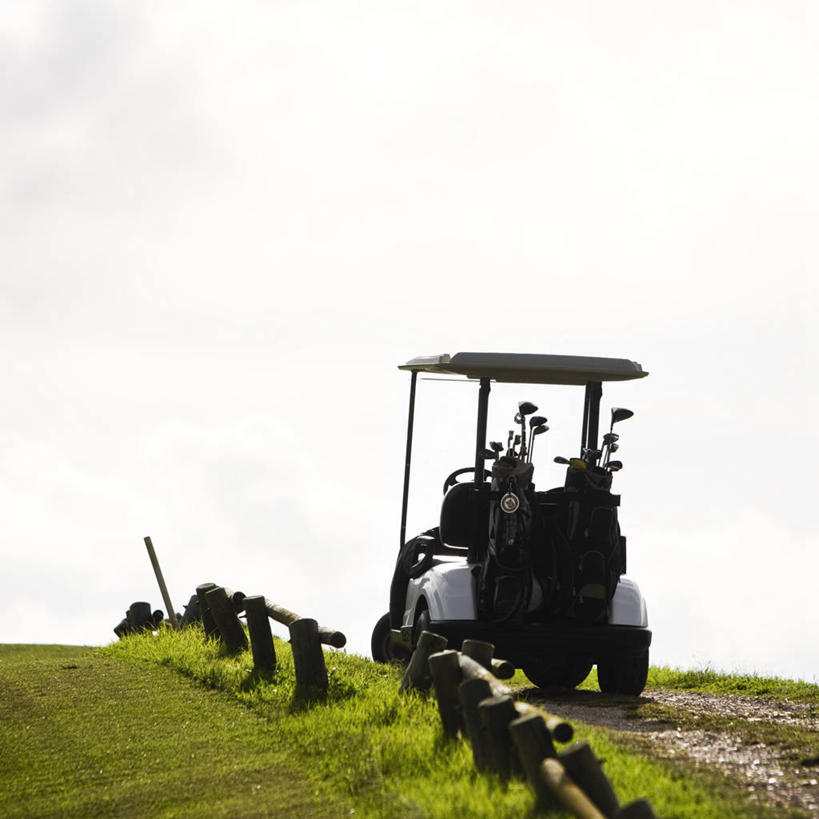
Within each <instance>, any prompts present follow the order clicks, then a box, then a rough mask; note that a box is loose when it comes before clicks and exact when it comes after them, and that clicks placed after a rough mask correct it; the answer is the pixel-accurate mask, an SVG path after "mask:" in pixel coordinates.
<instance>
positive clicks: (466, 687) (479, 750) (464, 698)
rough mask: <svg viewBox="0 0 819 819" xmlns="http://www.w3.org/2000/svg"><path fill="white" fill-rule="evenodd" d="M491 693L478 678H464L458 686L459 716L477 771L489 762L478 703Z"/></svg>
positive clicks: (484, 731)
mask: <svg viewBox="0 0 819 819" xmlns="http://www.w3.org/2000/svg"><path fill="white" fill-rule="evenodd" d="M491 695H492V692H491V691H490V689H489V683H488V682H487V681H486V680H481V679H478V678H474V679H471V680H464V681H463V682H462V683H461V684H460V685H459V686H458V702H459V703H460V704H461V717H462V719H463V722H464V727H465V729H466V736H467V738H468V739H469V742H470V744H471V745H472V759H473V760H474V761H475V767H476V768H477V769H478V770H479V771H486V770H488V769H489V767H490V764H491V763H490V761H489V738H488V735H487V732H486V728H485V727H484V725H483V723H482V722H481V717H480V714H479V713H478V703H480V702H481V701H482V700H485V699H486V698H487V697H490V696H491Z"/></svg>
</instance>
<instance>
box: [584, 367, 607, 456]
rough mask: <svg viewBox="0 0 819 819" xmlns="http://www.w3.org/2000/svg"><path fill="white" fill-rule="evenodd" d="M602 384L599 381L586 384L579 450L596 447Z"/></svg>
mask: <svg viewBox="0 0 819 819" xmlns="http://www.w3.org/2000/svg"><path fill="white" fill-rule="evenodd" d="M602 395H603V385H602V384H601V383H600V382H599V381H589V383H588V384H586V398H585V401H584V403H583V435H582V438H581V441H580V450H581V452H582V451H583V449H586V448H588V449H597V432H598V429H599V427H600V398H601V396H602Z"/></svg>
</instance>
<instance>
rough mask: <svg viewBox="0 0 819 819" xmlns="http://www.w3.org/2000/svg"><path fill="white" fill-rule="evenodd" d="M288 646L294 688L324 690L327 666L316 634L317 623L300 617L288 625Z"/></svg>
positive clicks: (327, 683)
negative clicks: (291, 651)
mask: <svg viewBox="0 0 819 819" xmlns="http://www.w3.org/2000/svg"><path fill="white" fill-rule="evenodd" d="M289 628H290V646H291V648H292V650H293V665H294V666H295V668H296V689H297V690H298V689H302V691H309V690H310V689H318V690H320V691H326V690H327V688H328V686H329V684H330V683H329V680H328V678H327V666H326V665H325V664H324V652H323V651H322V650H321V641H320V640H319V634H318V623H316V621H315V620H311V619H310V618H309V617H300V618H299V619H298V620H294V621H293V622H292V623H291V624H290V626H289Z"/></svg>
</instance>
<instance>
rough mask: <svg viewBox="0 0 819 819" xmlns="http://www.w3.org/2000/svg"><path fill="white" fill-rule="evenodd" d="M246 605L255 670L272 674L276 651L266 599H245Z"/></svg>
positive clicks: (274, 668)
mask: <svg viewBox="0 0 819 819" xmlns="http://www.w3.org/2000/svg"><path fill="white" fill-rule="evenodd" d="M244 604H245V605H244V608H245V614H246V615H247V630H248V632H250V648H251V650H252V651H253V668H255V669H256V671H262V672H265V673H267V674H272V673H273V672H274V671H275V670H276V649H275V647H274V646H273V634H272V633H271V631H270V618H269V617H268V616H267V607H266V606H265V602H264V597H258V596H257V597H245V598H244Z"/></svg>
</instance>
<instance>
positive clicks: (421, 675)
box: [398, 631, 447, 691]
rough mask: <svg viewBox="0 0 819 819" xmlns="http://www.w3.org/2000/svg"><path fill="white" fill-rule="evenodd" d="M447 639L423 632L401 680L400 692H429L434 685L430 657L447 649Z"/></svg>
mask: <svg viewBox="0 0 819 819" xmlns="http://www.w3.org/2000/svg"><path fill="white" fill-rule="evenodd" d="M446 643H447V640H446V637H442V636H441V635H440V634H434V633H433V632H431V631H422V632H421V635H420V637H419V638H418V645H416V646H415V651H413V652H412V656H411V657H410V661H409V664H408V665H407V669H406V671H404V676H403V678H402V679H401V686H400V687H399V689H398V690H399V691H412V690H413V689H414V690H417V691H429V688H430V686H431V685H432V674H430V671H429V657H430V655H431V654H436V653H437V652H439V651H443V650H444V649H445V648H446Z"/></svg>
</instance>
